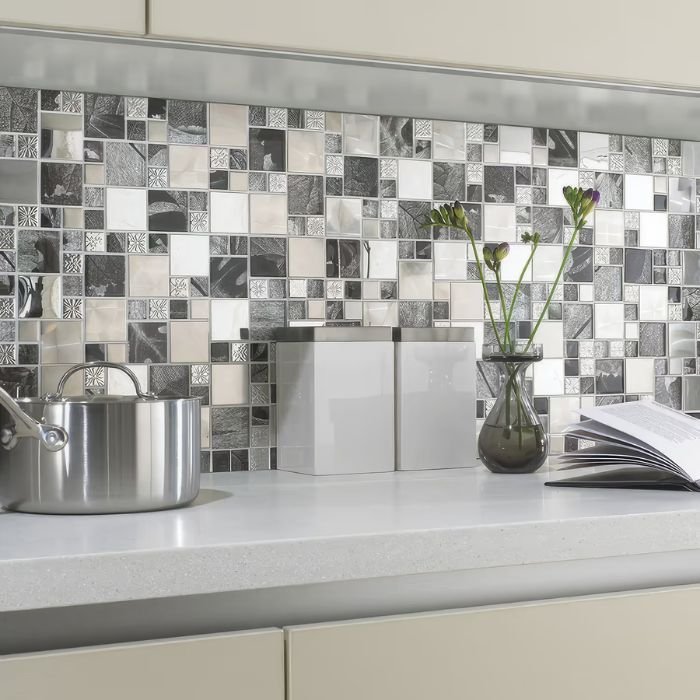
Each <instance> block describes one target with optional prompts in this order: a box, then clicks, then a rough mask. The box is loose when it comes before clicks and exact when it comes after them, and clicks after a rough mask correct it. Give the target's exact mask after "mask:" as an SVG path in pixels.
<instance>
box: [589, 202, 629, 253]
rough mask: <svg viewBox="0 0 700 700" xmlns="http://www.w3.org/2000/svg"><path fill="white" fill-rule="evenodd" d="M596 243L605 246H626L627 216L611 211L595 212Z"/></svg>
mask: <svg viewBox="0 0 700 700" xmlns="http://www.w3.org/2000/svg"><path fill="white" fill-rule="evenodd" d="M595 242H596V245H603V246H617V247H619V246H623V245H624V244H625V215H624V212H621V211H612V210H610V209H596V210H595Z"/></svg>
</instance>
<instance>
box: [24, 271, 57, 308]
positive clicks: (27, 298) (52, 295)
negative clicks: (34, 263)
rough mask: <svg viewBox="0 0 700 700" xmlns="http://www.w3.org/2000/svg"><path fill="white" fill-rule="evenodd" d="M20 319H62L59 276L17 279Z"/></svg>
mask: <svg viewBox="0 0 700 700" xmlns="http://www.w3.org/2000/svg"><path fill="white" fill-rule="evenodd" d="M17 300H18V313H19V317H20V318H60V304H61V284H60V278H59V276H58V275H43V276H40V277H29V276H26V275H20V276H19V277H18V278H17Z"/></svg>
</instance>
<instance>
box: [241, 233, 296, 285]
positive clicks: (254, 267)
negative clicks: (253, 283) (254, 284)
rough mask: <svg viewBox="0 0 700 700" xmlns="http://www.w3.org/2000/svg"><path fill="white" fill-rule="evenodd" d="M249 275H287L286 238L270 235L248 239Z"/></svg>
mask: <svg viewBox="0 0 700 700" xmlns="http://www.w3.org/2000/svg"><path fill="white" fill-rule="evenodd" d="M250 275H251V277H285V276H286V275H287V240H286V239H285V238H274V237H270V236H265V237H253V238H251V239H250Z"/></svg>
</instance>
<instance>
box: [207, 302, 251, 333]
mask: <svg viewBox="0 0 700 700" xmlns="http://www.w3.org/2000/svg"><path fill="white" fill-rule="evenodd" d="M249 326H250V321H249V320H248V300H247V299H212V300H211V339H212V340H241V329H243V328H246V329H247V328H248V327H249Z"/></svg>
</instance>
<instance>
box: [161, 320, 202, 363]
mask: <svg viewBox="0 0 700 700" xmlns="http://www.w3.org/2000/svg"><path fill="white" fill-rule="evenodd" d="M170 361H171V362H208V361H209V323H208V321H171V322H170Z"/></svg>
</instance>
